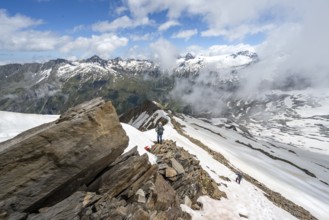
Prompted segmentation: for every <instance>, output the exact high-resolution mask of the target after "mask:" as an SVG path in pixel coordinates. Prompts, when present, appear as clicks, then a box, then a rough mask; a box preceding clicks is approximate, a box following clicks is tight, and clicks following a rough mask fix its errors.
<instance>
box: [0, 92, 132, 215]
mask: <svg viewBox="0 0 329 220" xmlns="http://www.w3.org/2000/svg"><path fill="white" fill-rule="evenodd" d="M0 145H1V144H0ZM3 145H6V146H0V148H2V147H4V148H6V150H4V151H3V152H2V153H1V154H0V188H1V191H0V201H1V204H2V205H1V204H0V205H1V206H0V211H1V210H4V209H8V207H10V209H11V210H6V212H12V213H14V212H15V211H18V212H23V211H25V212H34V211H37V210H38V209H39V208H41V207H44V206H51V205H53V204H55V203H57V202H59V201H61V200H63V199H64V198H66V197H68V196H69V195H71V194H72V193H74V192H75V191H77V189H79V188H80V187H81V186H83V185H88V184H89V183H90V182H91V181H93V179H94V178H95V176H97V175H98V174H99V173H100V172H101V171H102V170H103V169H104V168H105V167H106V166H108V165H109V164H110V163H112V162H113V161H115V159H117V158H118V157H119V156H120V155H121V154H122V153H123V151H124V149H125V148H126V146H127V145H128V137H127V136H126V133H125V131H124V130H123V129H122V126H121V124H120V122H119V119H118V116H117V114H116V111H115V109H114V107H113V106H112V104H111V102H105V101H103V100H102V99H100V98H97V99H94V100H91V101H89V102H86V103H83V104H80V105H78V106H76V107H74V108H72V109H70V110H68V111H67V112H66V113H64V114H63V115H62V116H61V117H60V118H59V119H58V120H57V121H55V122H52V123H49V124H45V125H41V126H39V127H36V128H33V129H31V130H28V131H26V132H24V133H22V134H21V135H19V136H17V137H15V138H14V139H12V140H10V141H7V142H4V143H3Z"/></svg>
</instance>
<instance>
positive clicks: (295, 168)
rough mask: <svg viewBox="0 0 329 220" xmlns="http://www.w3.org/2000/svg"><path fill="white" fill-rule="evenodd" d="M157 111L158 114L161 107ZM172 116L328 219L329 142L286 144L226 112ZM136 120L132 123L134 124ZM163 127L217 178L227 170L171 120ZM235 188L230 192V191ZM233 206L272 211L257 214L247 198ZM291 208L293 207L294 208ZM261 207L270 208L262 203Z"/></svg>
mask: <svg viewBox="0 0 329 220" xmlns="http://www.w3.org/2000/svg"><path fill="white" fill-rule="evenodd" d="M156 114H157V115H159V113H158V112H156ZM143 118H144V119H145V120H150V118H155V117H153V116H152V115H150V116H149V118H146V117H145V115H144V116H143ZM141 119H142V118H139V117H137V118H136V120H138V121H139V123H138V124H141ZM174 119H175V121H177V122H178V123H179V124H180V126H181V127H182V129H183V131H184V133H185V134H187V135H189V136H191V137H193V138H194V139H195V140H197V141H200V142H201V143H202V144H204V145H206V146H207V147H208V148H210V149H211V150H212V151H214V152H219V153H220V154H222V155H223V156H224V157H225V158H226V159H227V160H228V161H229V162H230V164H231V165H232V166H233V167H235V168H236V169H238V170H240V171H242V172H243V173H244V174H245V175H249V176H251V177H253V178H255V179H256V180H257V181H258V182H260V183H262V184H264V185H265V186H267V187H268V188H269V189H270V190H272V191H274V192H277V193H280V194H281V195H282V196H283V197H285V198H287V199H288V200H290V201H292V202H293V203H294V204H297V205H299V206H301V207H303V208H304V209H306V210H308V211H310V212H311V213H312V215H314V216H315V217H317V218H318V219H326V217H327V210H328V209H329V205H328V201H329V187H328V186H329V184H328V183H329V176H328V170H329V162H328V161H329V160H328V155H327V152H326V151H324V150H325V149H326V148H327V147H328V146H329V145H328V144H327V143H328V142H323V143H324V144H323V147H322V150H317V151H314V150H312V149H309V148H308V147H300V146H293V145H291V144H285V143H282V142H279V141H277V140H276V139H273V138H267V137H266V136H264V137H261V138H260V137H259V138H258V137H254V136H252V135H250V133H248V132H247V131H246V130H245V128H243V127H241V128H240V127H239V125H238V124H235V123H232V122H231V121H230V120H227V119H223V118H222V119H212V120H208V119H196V118H193V117H190V116H186V115H180V116H179V117H174ZM155 121H156V120H155ZM134 122H135V121H132V122H131V123H132V124H135V123H134ZM135 125H136V124H135ZM165 129H166V131H165V134H164V138H165V139H173V140H175V141H176V142H177V144H178V145H179V146H182V147H184V148H186V150H188V151H189V152H191V153H192V154H194V155H196V157H197V158H198V159H199V160H200V161H201V164H203V168H204V169H205V170H207V171H208V172H209V173H210V174H211V175H214V176H215V177H214V178H215V179H216V178H217V179H218V176H221V175H222V176H228V174H227V173H225V172H223V170H224V169H223V168H219V167H220V166H219V165H218V164H217V165H212V164H211V162H210V161H213V159H211V157H210V156H209V154H208V153H205V154H206V155H207V154H208V157H210V158H207V159H203V158H202V156H201V155H203V154H202V153H200V152H201V151H202V149H200V147H199V146H197V145H195V144H193V143H191V141H190V140H188V139H187V138H185V137H182V135H180V134H178V133H177V131H176V130H175V129H173V125H172V124H171V123H169V124H168V125H167V126H166V127H165ZM262 131H263V132H265V131H266V128H265V127H263V130H262ZM146 134H147V135H148V136H149V138H150V139H151V138H155V134H154V131H153V130H150V131H147V132H146ZM288 137H289V133H287V134H286V138H288ZM290 138H291V140H292V141H293V140H294V139H296V138H298V137H297V136H293V135H292V136H290ZM306 138H307V137H306ZM297 140H298V139H297ZM216 175H217V177H216ZM219 181H220V180H219ZM257 190H260V189H257ZM246 192H248V190H246ZM246 192H244V193H242V196H246V195H245V193H246ZM232 194H235V193H233V192H231V193H229V195H232ZM256 198H258V197H256ZM251 201H253V202H255V204H257V202H256V201H254V200H252V199H251ZM236 204H239V203H236ZM249 205H250V204H249ZM233 207H234V209H239V207H240V208H241V207H243V208H241V209H245V210H248V211H247V216H249V218H251V219H268V218H269V216H261V214H259V216H257V215H258V214H255V212H256V211H255V210H257V208H256V207H253V209H252V211H251V210H250V207H249V206H247V204H243V205H241V204H239V205H237V206H233ZM247 207H249V208H247ZM254 209H255V210H254ZM290 211H292V212H293V211H294V210H290ZM263 212H264V213H265V212H267V211H265V209H264V210H263ZM240 213H243V212H240ZM264 213H262V214H264ZM275 213H277V212H275ZM273 215H274V216H272V218H273V219H286V218H282V217H280V216H279V215H278V216H276V214H273ZM196 216H198V214H196ZM251 216H252V217H251ZM205 219H206V218H205ZM210 219H211V218H210ZM233 219H234V218H233Z"/></svg>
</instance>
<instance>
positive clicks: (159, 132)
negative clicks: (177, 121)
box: [155, 121, 164, 144]
mask: <svg viewBox="0 0 329 220" xmlns="http://www.w3.org/2000/svg"><path fill="white" fill-rule="evenodd" d="M155 131H156V133H157V141H158V144H162V135H163V131H164V128H163V126H162V123H161V121H160V122H159V123H158V125H157V126H156V128H155Z"/></svg>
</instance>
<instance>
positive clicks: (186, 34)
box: [172, 29, 198, 40]
mask: <svg viewBox="0 0 329 220" xmlns="http://www.w3.org/2000/svg"><path fill="white" fill-rule="evenodd" d="M196 34H198V30H197V29H190V30H183V31H180V32H178V33H175V34H173V36H172V38H183V39H185V40H188V39H190V38H191V37H193V36H194V35H196Z"/></svg>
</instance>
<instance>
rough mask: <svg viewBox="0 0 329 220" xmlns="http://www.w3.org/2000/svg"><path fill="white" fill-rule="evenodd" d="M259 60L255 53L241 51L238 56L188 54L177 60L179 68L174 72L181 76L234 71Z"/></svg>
mask: <svg viewBox="0 0 329 220" xmlns="http://www.w3.org/2000/svg"><path fill="white" fill-rule="evenodd" d="M257 60H258V56H257V54H256V53H254V52H250V51H241V52H239V53H236V54H226V55H213V56H206V55H197V56H193V55H191V54H189V53H188V54H187V55H186V56H185V57H180V58H179V59H177V60H176V65H177V67H176V68H175V69H174V72H175V73H176V74H179V75H184V74H187V73H189V74H196V73H199V72H202V71H216V72H218V71H223V70H224V71H229V72H230V71H232V70H237V69H239V68H243V67H245V66H246V65H248V64H250V63H252V62H255V61H257Z"/></svg>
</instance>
